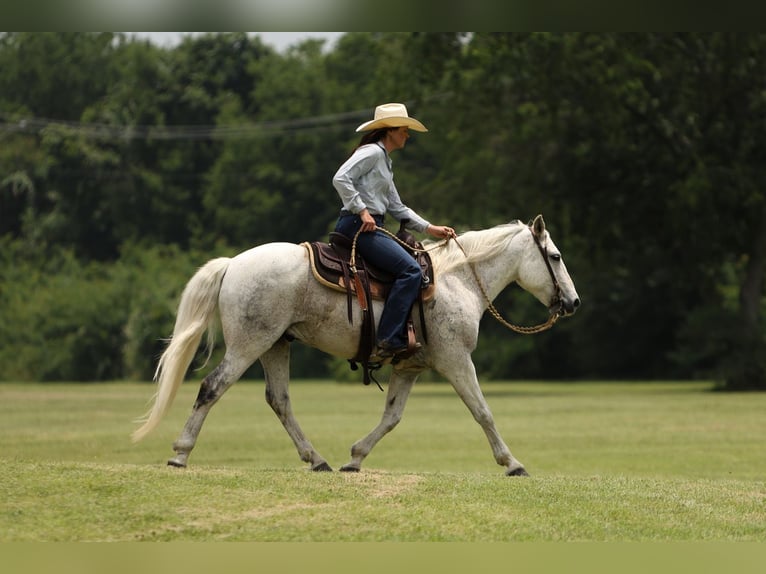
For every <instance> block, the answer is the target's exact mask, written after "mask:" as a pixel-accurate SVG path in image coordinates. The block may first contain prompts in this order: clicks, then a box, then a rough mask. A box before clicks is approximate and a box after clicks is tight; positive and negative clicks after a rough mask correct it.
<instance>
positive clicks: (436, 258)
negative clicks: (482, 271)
mask: <svg viewBox="0 0 766 574" xmlns="http://www.w3.org/2000/svg"><path fill="white" fill-rule="evenodd" d="M526 227H527V225H526V224H524V223H522V222H521V221H519V220H514V221H511V222H510V223H504V224H502V225H496V226H495V227H492V228H490V229H484V230H481V231H466V232H465V233H462V234H460V235H459V236H458V238H457V241H458V242H459V243H460V246H458V245H456V244H455V241H450V242H448V243H447V246H446V247H445V248H444V249H434V250H432V251H431V252H430V253H431V261H432V262H433V266H434V273H435V274H441V273H447V272H449V271H451V270H453V269H455V268H457V267H460V266H461V265H464V264H466V263H469V262H475V261H482V260H484V259H488V258H490V257H492V256H494V255H496V254H498V253H500V252H502V251H504V250H505V249H506V247H507V246H508V243H510V241H511V240H512V239H513V238H514V237H515V236H516V234H517V233H518V232H519V231H521V230H522V229H524V228H526ZM460 247H462V248H463V249H462V250H461V249H460ZM463 251H465V253H463ZM466 256H467V257H466Z"/></svg>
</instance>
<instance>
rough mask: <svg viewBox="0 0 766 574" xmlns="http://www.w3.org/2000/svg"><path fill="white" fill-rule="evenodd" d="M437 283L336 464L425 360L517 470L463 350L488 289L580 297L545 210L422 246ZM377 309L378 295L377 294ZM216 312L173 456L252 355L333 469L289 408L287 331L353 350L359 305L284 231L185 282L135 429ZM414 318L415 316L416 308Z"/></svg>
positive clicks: (512, 471) (277, 398) (398, 407)
mask: <svg viewBox="0 0 766 574" xmlns="http://www.w3.org/2000/svg"><path fill="white" fill-rule="evenodd" d="M431 258H432V260H433V265H434V270H435V271H434V272H435V277H436V279H435V283H436V291H435V293H434V296H433V298H432V299H431V300H430V301H429V302H427V303H426V304H425V305H424V310H423V313H424V315H425V324H426V329H427V332H428V343H427V344H423V347H422V349H420V350H419V351H418V352H417V353H416V354H414V355H413V356H411V357H409V358H407V359H405V360H402V361H400V362H398V363H396V364H395V365H394V366H393V368H392V374H391V378H390V380H389V383H388V395H387V397H386V403H385V405H386V406H385V410H384V412H383V416H382V418H381V421H380V423H379V424H378V425H377V426H376V427H375V428H374V429H373V430H372V431H371V432H370V433H369V434H368V435H367V436H365V437H364V438H362V439H361V440H359V441H358V442H356V443H355V444H354V445H353V446H352V448H351V460H350V461H349V462H348V463H347V464H346V465H344V466H343V467H342V468H341V470H344V471H359V470H360V468H361V465H362V461H363V460H364V459H365V457H366V456H367V455H368V454H369V453H370V451H371V450H372V449H373V447H374V446H375V445H376V444H377V443H378V441H379V440H380V439H381V438H383V436H384V435H386V434H387V433H388V432H389V431H391V430H392V429H393V428H394V427H395V426H396V425H397V424H398V423H399V421H400V420H401V417H402V412H403V411H404V406H405V403H406V402H407V398H408V396H409V393H410V390H411V389H412V386H413V384H414V383H415V381H416V379H417V377H418V375H419V374H420V373H421V372H422V371H423V370H426V369H433V370H435V371H437V372H439V373H441V374H442V375H443V376H445V377H446V378H447V379H448V380H449V381H450V383H451V384H452V386H453V387H454V389H455V391H456V392H457V394H458V395H459V396H460V398H461V399H463V402H464V403H465V404H466V406H467V407H468V409H469V410H470V411H471V414H472V415H473V417H474V419H475V420H476V421H477V422H478V423H479V424H480V425H481V427H482V429H484V432H485V433H486V435H487V438H488V439H489V443H490V446H491V448H492V452H493V454H494V456H495V460H496V461H497V463H498V464H499V465H501V466H503V467H505V469H506V474H508V475H526V474H527V473H526V471H525V470H524V466H523V465H522V463H521V462H519V461H518V460H517V459H516V458H514V456H513V455H512V454H511V451H510V450H509V449H508V446H507V445H506V444H505V442H504V441H503V439H502V438H501V436H500V434H499V433H498V431H497V429H496V428H495V423H494V420H493V418H492V413H491V411H490V409H489V407H488V406H487V402H486V400H485V398H484V395H483V394H482V391H481V388H480V387H479V381H478V379H477V377H476V370H475V368H474V365H473V361H472V360H471V352H472V351H473V350H474V348H475V347H476V343H477V339H478V335H479V321H480V320H481V317H482V315H483V313H484V311H485V310H487V308H488V307H489V308H491V309H493V307H492V305H491V301H492V300H493V299H494V298H495V297H496V296H497V295H498V294H499V293H500V292H501V291H502V290H503V289H504V288H505V287H506V286H508V285H509V284H511V283H512V282H514V281H515V282H516V283H517V284H518V285H520V286H521V287H522V288H523V289H525V290H526V291H528V292H529V293H531V294H532V295H534V296H535V297H536V298H537V299H538V300H539V301H540V302H542V303H543V304H544V305H546V306H547V307H548V308H549V310H550V312H551V314H552V316H554V317H558V316H564V315H569V314H572V313H574V312H575V310H576V309H577V307H578V306H579V304H580V299H579V297H578V295H577V291H576V290H575V286H574V284H573V282H572V279H571V278H570V277H569V273H568V272H567V269H566V266H565V265H564V262H563V260H562V259H561V254H560V252H559V250H558V249H557V248H556V246H555V245H554V243H553V241H552V240H551V239H550V236H549V233H548V232H547V231H546V229H545V223H544V221H543V218H542V216H539V215H538V216H537V217H536V218H535V220H534V221H533V222H532V223H531V224H530V225H526V224H523V223H521V222H519V221H514V222H511V223H509V224H505V225H499V226H497V227H493V228H491V229H486V230H483V231H469V232H467V233H464V234H462V235H460V236H459V237H458V238H457V240H454V241H450V242H448V243H446V244H445V245H444V246H443V247H442V248H439V249H434V250H432V251H431ZM373 307H374V316H376V317H379V316H380V312H381V309H382V303H381V302H378V301H375V302H374V305H373ZM216 310H217V311H218V313H219V315H220V320H221V327H222V330H223V336H224V341H225V344H226V353H225V356H224V358H223V360H222V361H221V363H220V364H219V365H218V366H217V367H216V368H215V369H214V370H213V371H212V372H211V373H210V374H209V375H208V376H207V377H205V379H204V380H203V381H202V384H201V386H200V390H199V394H198V396H197V399H196V402H195V403H194V407H193V409H192V413H191V415H190V416H189V419H188V420H187V422H186V425H185V426H184V428H183V431H182V432H181V435H180V436H179V437H178V439H177V440H176V441H175V443H174V444H173V449H174V450H175V452H176V456H175V457H173V458H171V459H170V460H169V461H168V464H170V465H172V466H179V467H185V466H186V464H187V460H188V458H189V454H190V452H191V451H192V449H193V448H194V445H195V443H196V441H197V436H198V435H199V432H200V430H201V428H202V424H203V423H204V421H205V417H206V416H207V414H208V412H210V409H211V408H212V406H213V405H214V404H215V403H216V402H217V401H218V399H220V398H221V396H222V395H223V394H224V392H226V390H227V389H228V388H229V387H230V386H231V385H232V384H233V383H234V382H235V381H237V380H238V379H239V378H240V377H241V376H242V374H243V373H244V372H245V371H246V370H247V369H248V367H250V366H251V365H252V364H253V363H254V362H255V361H256V360H260V362H261V364H262V366H263V370H264V373H265V378H266V400H267V401H268V403H269V405H270V406H271V408H272V409H273V410H274V412H275V413H276V414H277V416H278V417H279V420H280V421H281V422H282V424H283V425H284V427H285V430H287V433H288V434H289V435H290V438H291V439H292V440H293V442H294V443H295V446H296V448H297V449H298V454H299V455H300V458H301V460H303V461H304V462H307V463H309V464H310V465H311V469H312V470H331V468H330V466H329V465H328V463H327V461H326V460H325V459H324V457H322V455H320V454H319V453H318V452H317V451H316V450H315V449H314V447H313V446H312V444H311V442H310V441H309V440H308V438H306V435H305V434H304V433H303V431H302V430H301V428H300V426H299V425H298V422H297V421H296V419H295V417H294V416H293V412H292V408H291V405H290V395H289V392H288V385H289V362H290V343H289V342H288V339H295V340H297V341H300V342H302V343H304V344H306V345H310V346H312V347H315V348H317V349H320V350H321V351H324V352H326V353H328V354H330V355H334V356H336V357H342V358H350V357H353V356H354V355H355V354H356V350H357V347H358V344H359V325H360V324H361V312H360V311H359V309H356V310H355V311H354V313H355V314H354V316H353V324H352V325H350V324H349V322H348V318H347V310H346V296H345V295H343V294H341V293H338V292H336V291H333V290H331V289H329V288H327V287H325V286H322V285H320V284H319V283H318V282H317V281H316V280H315V279H314V277H313V275H312V273H311V271H310V269H309V258H308V254H307V250H306V249H305V248H304V247H303V246H301V245H296V244H292V243H268V244H264V245H260V246H258V247H254V248H253V249H250V250H248V251H245V252H243V253H240V254H239V255H237V256H236V257H234V258H231V259H230V258H218V259H212V260H210V261H209V262H208V263H207V264H205V265H204V266H203V267H202V268H201V269H200V270H199V271H197V273H196V274H195V275H194V276H193V277H192V278H191V280H190V281H189V282H188V284H187V285H186V288H185V289H184V292H183V295H182V297H181V302H180V304H179V307H178V314H177V317H176V323H175V328H174V331H173V336H172V338H171V339H170V342H169V344H168V346H167V348H166V349H165V351H164V353H163V355H162V357H161V358H160V361H159V364H158V367H157V373H156V376H155V378H156V380H157V393H156V395H155V397H154V403H153V406H152V408H151V410H150V411H149V412H148V413H147V415H146V417H145V418H144V419H143V421H142V422H143V424H142V426H141V427H140V428H138V429H137V430H136V431H135V432H134V433H133V439H134V441H138V440H141V439H142V438H143V437H145V436H146V435H147V434H148V433H149V432H151V431H152V430H153V429H154V428H156V427H157V425H158V424H159V422H160V420H161V419H162V417H163V416H164V415H165V413H166V412H167V411H168V409H169V408H170V406H171V404H172V402H173V399H174V397H175V395H176V392H177V390H178V388H179V387H180V385H181V383H182V382H183V379H184V376H185V375H186V371H187V369H188V368H189V365H190V364H191V361H192V359H193V358H194V355H195V353H196V351H197V349H198V347H199V344H200V342H201V339H202V336H203V335H204V333H205V331H207V332H208V339H209V340H208V343H209V348H210V349H212V343H213V341H212V335H213V332H214V331H213V329H212V328H211V323H212V320H213V318H214V317H215V313H216ZM415 324H416V325H418V324H419V321H418V320H416V321H415Z"/></svg>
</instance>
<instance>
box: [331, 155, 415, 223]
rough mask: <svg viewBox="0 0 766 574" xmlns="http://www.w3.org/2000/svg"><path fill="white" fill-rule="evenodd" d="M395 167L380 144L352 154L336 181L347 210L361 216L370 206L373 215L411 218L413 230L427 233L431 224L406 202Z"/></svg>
mask: <svg viewBox="0 0 766 574" xmlns="http://www.w3.org/2000/svg"><path fill="white" fill-rule="evenodd" d="M391 165H392V164H391V158H390V157H389V156H388V153H386V150H385V148H384V147H383V146H381V145H380V144H379V143H371V144H367V145H363V146H361V147H359V148H358V149H357V150H356V151H355V152H354V153H353V154H351V157H350V158H348V159H347V160H346V162H345V163H344V164H343V165H342V166H340V168H338V171H337V172H336V173H335V175H334V176H333V178H332V184H333V187H335V190H336V191H337V192H338V195H340V198H341V200H342V201H343V209H345V210H347V211H350V212H351V213H359V212H360V211H362V210H363V209H364V208H365V207H366V208H367V211H369V212H370V213H371V214H373V215H386V214H387V213H389V214H391V216H392V217H393V218H394V219H396V220H397V221H402V220H403V219H409V220H410V221H409V223H408V224H407V227H408V228H409V229H413V230H415V231H419V232H423V231H425V229H426V228H427V227H428V226H429V225H430V224H429V222H428V221H426V220H425V219H423V218H422V217H420V215H418V214H417V213H415V212H414V211H413V210H412V209H410V208H409V207H407V206H406V205H404V204H403V203H402V200H401V198H400V197H399V192H398V191H397V189H396V185H394V172H393V170H392V169H391Z"/></svg>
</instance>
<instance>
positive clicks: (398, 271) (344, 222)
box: [335, 214, 422, 349]
mask: <svg viewBox="0 0 766 574" xmlns="http://www.w3.org/2000/svg"><path fill="white" fill-rule="evenodd" d="M373 217H374V218H375V221H376V222H377V224H378V227H383V216H382V215H374V216H373ZM361 226H362V220H361V218H360V217H359V216H358V215H355V214H351V215H341V216H340V218H338V222H337V224H336V225H335V231H337V232H339V233H342V234H344V235H346V236H348V237H350V238H353V237H354V236H355V235H356V232H357V231H359V228H360V227H361ZM356 248H357V250H358V251H359V253H360V254H361V255H362V257H364V259H365V260H366V261H368V262H370V263H371V264H372V265H374V266H375V267H378V268H380V269H383V270H384V271H388V272H389V273H391V274H393V275H394V276H395V277H396V278H395V280H394V284H393V285H392V286H391V291H390V292H389V294H388V299H387V300H386V304H385V306H384V307H383V313H381V315H380V320H379V321H378V344H379V345H380V344H383V345H387V346H390V347H391V348H394V349H397V348H400V347H406V346H407V316H408V315H409V312H410V308H411V307H412V304H413V303H414V302H415V301H416V300H417V298H418V294H419V293H420V286H421V282H422V274H421V271H420V265H418V263H417V262H416V261H415V259H414V258H413V257H412V255H410V254H409V253H407V251H405V249H404V248H403V247H402V246H401V245H399V244H398V243H397V242H396V241H394V240H393V239H392V238H391V237H389V236H388V235H386V234H384V233H381V232H380V231H375V232H365V233H360V234H359V238H358V239H357V242H356Z"/></svg>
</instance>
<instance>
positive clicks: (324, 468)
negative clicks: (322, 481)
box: [311, 462, 332, 472]
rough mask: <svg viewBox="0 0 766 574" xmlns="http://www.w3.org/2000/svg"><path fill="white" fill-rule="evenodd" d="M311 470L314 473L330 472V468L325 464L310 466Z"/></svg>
mask: <svg viewBox="0 0 766 574" xmlns="http://www.w3.org/2000/svg"><path fill="white" fill-rule="evenodd" d="M311 470H313V471H314V472H332V467H331V466H330V465H329V464H327V463H326V462H320V463H319V464H318V465H316V466H312V467H311Z"/></svg>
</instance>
